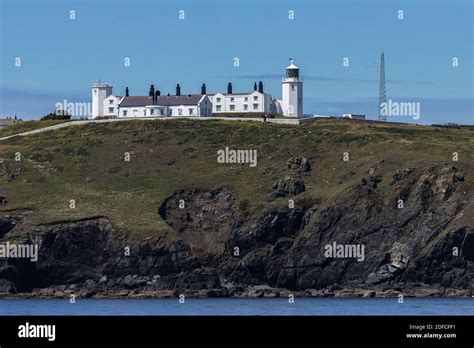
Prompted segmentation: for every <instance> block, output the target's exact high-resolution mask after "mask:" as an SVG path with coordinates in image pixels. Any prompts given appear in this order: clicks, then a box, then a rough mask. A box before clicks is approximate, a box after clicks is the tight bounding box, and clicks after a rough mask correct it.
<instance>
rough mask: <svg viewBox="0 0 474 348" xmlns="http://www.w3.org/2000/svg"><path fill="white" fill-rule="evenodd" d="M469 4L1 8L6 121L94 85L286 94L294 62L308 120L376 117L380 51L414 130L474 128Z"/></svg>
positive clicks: (142, 0) (259, 2) (351, 0)
mask: <svg viewBox="0 0 474 348" xmlns="http://www.w3.org/2000/svg"><path fill="white" fill-rule="evenodd" d="M473 3H474V2H473V1H472V0H407V1H403V0H383V1H381V0H307V1H297V0H291V1H283V0H281V1H278V0H253V1H250V0H248V1H247V0H240V1H230V0H227V1H226V0H220V1H218V0H212V1H211V0H202V1H199V0H187V1H170V0H168V1H151V0H133V1H132V0H127V1H124V0H115V1H112V0H83V1H77V0H76V1H68V0H43V1H38V0H29V1H27V0H0V4H1V5H0V22H1V23H0V26H1V27H0V28H1V34H0V39H1V42H0V57H1V70H0V116H4V115H13V114H17V115H18V116H20V117H22V118H24V119H30V118H38V117H40V116H42V115H44V114H46V113H48V112H50V111H53V110H54V106H55V104H56V103H57V102H62V100H63V99H67V100H68V101H81V102H82V101H90V98H91V97H90V94H91V93H90V87H91V84H92V82H93V81H94V80H97V79H102V80H106V81H108V82H110V83H112V84H113V85H114V94H118V95H122V94H123V93H124V92H123V91H124V89H125V86H128V87H129V88H130V93H131V95H146V94H147V92H148V88H149V85H150V84H151V83H154V84H155V87H156V88H158V89H160V90H161V91H162V93H174V88H175V86H176V83H180V85H181V86H182V91H183V93H199V91H200V85H201V84H202V83H203V82H205V83H206V85H207V87H208V91H209V92H218V91H225V90H226V86H227V82H229V81H231V82H232V83H233V86H234V91H236V92H244V91H250V90H252V86H253V82H254V81H255V80H257V81H258V80H262V81H263V82H264V87H265V90H266V91H267V92H270V93H272V94H274V95H275V96H277V97H278V98H280V97H281V77H282V75H283V73H284V68H285V66H286V65H288V58H289V57H292V58H294V59H295V63H296V64H297V65H298V66H299V67H300V68H301V75H302V76H303V78H304V81H305V82H304V112H305V113H316V114H341V113H346V112H352V113H365V114H367V116H368V118H371V119H375V118H377V115H378V106H377V103H378V102H377V101H378V76H379V57H380V52H381V51H382V50H384V52H385V61H386V79H387V97H388V98H389V99H392V100H395V101H403V102H405V101H413V102H419V103H420V107H421V119H420V120H418V123H446V122H457V123H463V124H474V106H473V105H474V104H473V99H474V92H473V91H474V87H473V80H474V67H473V65H474V63H473V61H474V57H473V56H474V52H473V31H474V30H473V17H474V5H473ZM70 10H74V11H75V13H76V19H75V20H70V19H69V11H70ZM180 10H184V11H185V19H184V20H180V19H179V18H178V15H179V11H180ZM290 10H293V11H294V16H295V18H294V20H289V19H288V11H290ZM398 10H403V12H404V19H403V20H400V19H398V18H397V16H398ZM16 57H20V58H21V67H19V68H18V67H15V58H16ZM125 57H130V60H131V66H130V67H125V66H124V58H125ZM234 57H238V58H239V59H240V66H239V67H234V65H233V63H234V61H233V59H234ZM344 57H348V58H349V66H348V67H344V66H343V64H342V62H343V58H344ZM453 57H458V59H459V66H458V67H456V68H455V67H453V66H452V59H453ZM392 120H394V121H401V122H415V121H413V120H412V119H411V118H410V117H394V118H392Z"/></svg>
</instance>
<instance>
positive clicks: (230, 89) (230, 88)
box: [227, 82, 232, 94]
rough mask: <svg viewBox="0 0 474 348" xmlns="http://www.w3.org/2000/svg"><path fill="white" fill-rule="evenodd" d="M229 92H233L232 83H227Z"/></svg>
mask: <svg viewBox="0 0 474 348" xmlns="http://www.w3.org/2000/svg"><path fill="white" fill-rule="evenodd" d="M227 94H232V83H230V82H229V83H228V84H227Z"/></svg>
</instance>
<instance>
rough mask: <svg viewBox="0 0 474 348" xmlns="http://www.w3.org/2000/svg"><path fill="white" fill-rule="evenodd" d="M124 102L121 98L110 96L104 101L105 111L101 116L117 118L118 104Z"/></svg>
mask: <svg viewBox="0 0 474 348" xmlns="http://www.w3.org/2000/svg"><path fill="white" fill-rule="evenodd" d="M121 100H122V98H121V97H116V96H115V95H109V96H108V97H107V98H105V99H104V101H103V110H102V114H101V116H117V114H118V104H119V102H120V101H121Z"/></svg>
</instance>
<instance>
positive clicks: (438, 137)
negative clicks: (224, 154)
mask: <svg viewBox="0 0 474 348" xmlns="http://www.w3.org/2000/svg"><path fill="white" fill-rule="evenodd" d="M35 125H36V124H35ZM48 125H50V124H48ZM21 127H28V122H24V123H23V124H22V125H21ZM5 131H6V130H5ZM21 131H24V128H22V130H21ZM1 135H5V134H1ZM225 147H229V148H230V149H249V150H257V151H258V165H257V166H256V167H255V168H252V167H250V166H249V165H248V164H220V163H218V162H217V151H218V150H220V149H224V148H225ZM473 148H474V127H468V126H465V127H441V126H418V125H401V124H390V123H380V124H379V123H376V122H360V121H354V120H347V119H328V120H320V121H317V122H315V123H311V124H304V125H299V126H294V125H277V124H270V123H257V122H256V123H254V122H235V121H217V120H216V121H206V122H199V121H190V120H173V121H160V120H156V121H127V122H112V123H102V124H99V123H95V124H93V123H90V124H84V125H78V126H71V127H66V128H62V129H58V130H54V131H48V132H44V133H40V134H34V135H31V136H25V137H16V138H12V139H9V140H6V141H2V142H0V158H1V159H2V163H1V164H0V168H1V170H2V176H1V178H0V195H3V196H6V197H7V199H8V203H7V204H5V205H2V206H0V208H1V210H2V211H3V212H7V211H12V210H29V211H31V212H30V214H29V215H28V217H27V219H28V220H29V221H30V222H31V223H34V224H38V223H49V222H54V221H62V220H69V219H78V218H85V217H90V216H97V215H105V216H108V217H110V218H111V219H112V222H113V223H114V225H115V226H117V227H118V229H119V230H120V231H121V232H123V233H126V234H128V235H129V236H135V237H137V238H146V237H148V236H154V235H157V233H171V232H170V228H168V227H167V225H166V224H165V223H164V222H163V221H162V220H161V218H160V216H159V215H158V214H157V210H158V208H159V206H160V205H161V203H162V202H163V201H164V200H165V199H166V198H167V197H168V196H169V195H171V194H172V193H173V192H174V191H175V190H178V189H183V188H193V187H195V188H201V189H205V190H207V189H215V188H217V187H220V186H227V187H230V188H232V189H233V190H234V191H235V192H236V195H237V200H238V202H237V205H236V207H239V204H238V203H239V202H240V201H243V200H248V201H249V204H248V207H247V204H244V205H243V206H246V208H245V209H247V210H248V213H250V214H254V213H257V212H261V211H263V210H266V209H272V207H275V206H278V205H286V204H287V202H288V198H282V199H279V200H276V201H274V202H272V203H268V202H267V201H266V197H267V195H268V192H269V190H270V189H271V187H272V185H273V183H274V182H275V181H276V180H277V179H279V178H283V177H284V176H285V175H286V174H287V166H286V161H287V160H288V159H289V158H290V157H295V156H305V157H307V158H309V159H310V163H311V166H312V170H311V171H310V172H309V173H307V174H306V175H305V176H304V182H305V185H306V192H304V193H302V194H300V195H298V196H297V197H296V198H295V201H296V203H297V204H313V203H314V202H318V203H320V204H322V205H323V206H324V205H327V204H329V203H330V202H331V201H333V200H334V199H335V198H337V197H338V196H339V195H341V194H344V192H345V190H346V189H347V188H348V187H349V186H351V185H353V184H355V183H357V182H360V180H361V179H362V178H363V177H368V176H370V175H369V174H367V170H368V168H370V167H374V166H376V164H377V162H379V161H381V160H384V162H383V165H382V166H380V168H379V169H378V170H377V173H376V174H380V175H384V180H383V181H382V183H381V184H380V186H379V190H380V191H381V192H382V193H383V192H384V190H386V189H388V187H389V185H390V180H391V177H392V175H393V174H394V172H395V171H396V170H399V169H405V168H407V167H421V166H426V165H430V164H433V163H438V164H442V163H447V164H450V165H451V164H453V165H455V166H456V167H459V168H462V169H463V170H464V171H465V173H466V175H469V173H472V172H473V170H474V152H473ZM17 152H19V153H20V154H21V161H15V160H14V159H15V153H17ZM126 152H128V153H130V157H131V158H130V161H129V162H126V161H125V160H124V156H125V153H126ZM344 152H348V153H349V161H348V162H344V161H343V153H344ZM453 152H457V153H458V154H459V161H458V162H456V163H455V162H452V154H453ZM350 171H353V172H355V175H353V176H352V177H350V178H349V179H347V180H345V181H343V182H342V183H341V178H342V177H343V176H344V175H345V174H347V173H348V172H350ZM466 184H467V185H468V186H467V187H468V188H469V189H472V180H471V179H470V178H469V177H467V176H466ZM471 192H472V191H471ZM70 200H74V201H75V203H76V208H75V209H71V208H70V204H69V201H70ZM237 209H238V208H237Z"/></svg>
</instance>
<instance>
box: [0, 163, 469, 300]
mask: <svg viewBox="0 0 474 348" xmlns="http://www.w3.org/2000/svg"><path fill="white" fill-rule="evenodd" d="M295 163H296V165H295ZM378 165H379V166H380V165H383V164H382V163H378ZM310 170H311V169H310V167H309V165H308V164H307V159H306V158H305V159H304V160H302V159H301V158H299V159H297V160H294V161H291V160H290V162H289V163H288V173H287V176H286V177H285V178H284V179H278V178H276V184H275V185H273V186H272V187H269V188H268V190H269V191H268V197H269V200H274V199H276V198H277V197H291V198H294V197H297V196H298V195H299V194H301V193H302V192H304V190H305V189H304V187H305V186H304V173H305V172H308V171H310ZM349 176H351V175H349ZM295 182H297V183H298V184H297V185H296V186H295V185H293V186H292V185H288V183H295ZM285 183H286V184H285ZM382 183H384V184H385V186H383V187H384V188H383V189H382V188H381V184H382ZM295 187H297V190H296V191H294V190H295ZM6 198H8V197H6ZM236 202H237V197H236V192H235V191H234V189H233V188H232V187H226V186H220V187H215V188H214V189H212V190H210V191H206V190H201V189H198V188H190V189H179V190H177V191H175V192H174V193H172V194H171V195H170V196H169V197H167V198H166V199H165V200H164V201H162V202H160V203H159V205H158V206H157V207H156V214H157V215H158V216H159V217H160V218H161V219H162V220H163V221H164V222H165V223H166V224H167V225H168V226H169V228H170V229H171V230H172V231H173V233H172V234H170V235H161V236H157V237H153V238H149V237H148V238H145V239H143V240H133V241H131V240H130V239H129V238H128V237H127V236H126V235H123V234H121V231H120V229H119V228H117V227H116V226H115V225H114V223H113V221H112V220H111V219H110V218H109V217H107V216H96V217H91V218H87V219H79V220H75V221H72V220H71V221H62V222H54V223H48V224H31V223H29V222H28V221H27V220H28V219H26V217H27V216H28V212H27V211H23V212H10V213H8V214H4V216H3V218H2V219H0V243H6V242H7V241H8V242H11V243H25V244H37V245H38V247H39V257H38V261H37V262H31V261H30V260H21V259H11V258H10V259H0V291H1V292H3V293H4V294H10V295H11V294H18V293H22V294H23V295H22V296H65V295H66V294H70V293H75V294H78V295H79V296H84V297H90V296H117V297H120V296H137V297H140V296H175V295H176V294H178V293H186V294H192V295H195V296H284V295H286V294H288V293H290V292H291V293H295V294H299V295H302V296H304V295H307V296H362V295H363V296H375V295H376V296H385V295H394V294H396V293H404V294H407V295H423V296H432V295H439V296H443V295H446V296H447V295H464V296H469V295H471V294H472V292H473V291H474V282H473V276H474V228H473V226H472V225H470V224H468V223H466V222H465V221H469V220H466V219H465V218H466V216H467V215H472V212H473V207H472V204H473V201H472V196H470V195H469V194H467V192H466V189H465V173H464V171H463V170H462V168H457V167H455V166H452V165H447V164H444V165H440V164H430V165H427V166H424V167H418V168H414V167H410V168H403V169H400V170H397V171H394V172H392V173H390V174H389V175H387V174H386V173H385V174H384V175H382V174H378V171H377V166H374V168H371V170H370V171H368V172H367V173H366V175H364V177H363V178H362V179H361V180H360V181H359V182H357V183H355V184H352V185H349V186H348V187H347V188H346V189H345V190H344V192H343V194H340V195H339V196H338V198H337V199H335V200H334V201H331V202H326V203H324V204H323V203H312V204H307V203H306V204H299V203H298V202H296V204H294V205H293V204H291V202H290V203H289V204H287V203H288V202H287V201H286V200H285V201H284V204H282V203H281V202H280V203H279V204H276V205H272V206H268V207H266V208H265V209H262V210H261V211H258V212H252V213H249V212H248V211H247V210H246V209H245V208H246V207H245V204H244V206H242V205H240V206H238V205H237V203H236ZM335 244H336V245H343V246H347V245H349V246H359V247H360V246H363V251H364V254H363V255H359V256H362V257H359V258H357V257H351V255H344V254H341V255H332V257H331V256H328V255H327V253H326V250H327V247H328V246H333V245H335ZM352 256H354V255H352Z"/></svg>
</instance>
